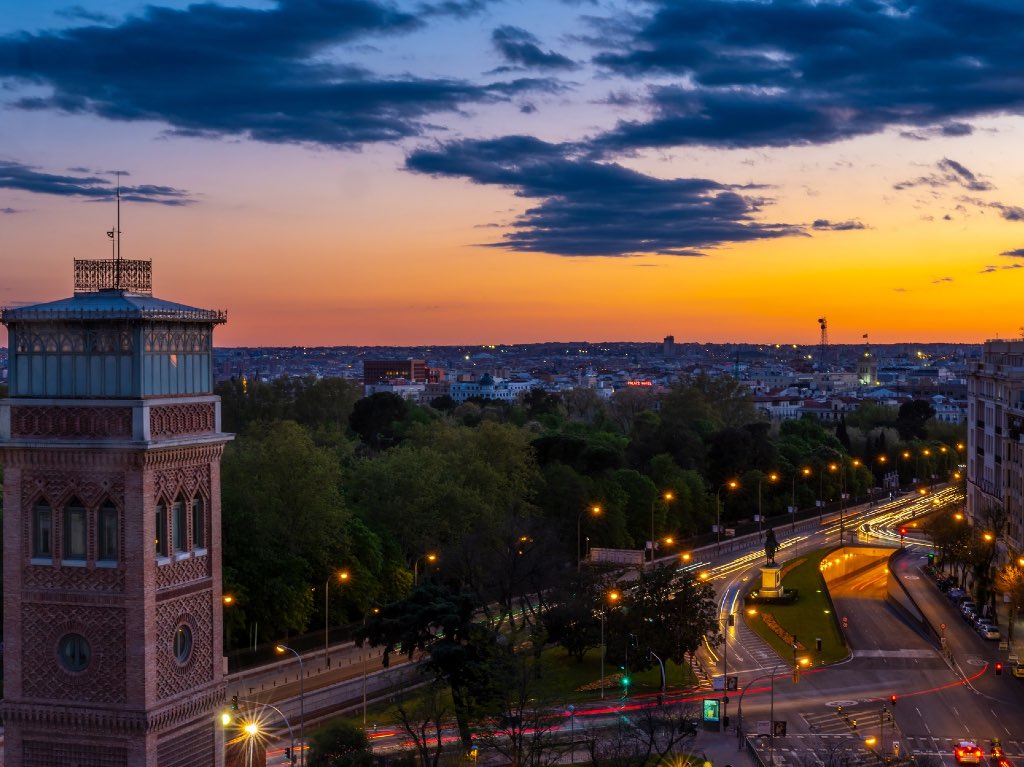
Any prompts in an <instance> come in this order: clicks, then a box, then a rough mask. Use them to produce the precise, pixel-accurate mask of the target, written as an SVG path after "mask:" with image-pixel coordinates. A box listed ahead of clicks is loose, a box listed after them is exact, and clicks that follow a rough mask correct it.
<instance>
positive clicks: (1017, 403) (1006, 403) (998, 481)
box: [967, 341, 1024, 551]
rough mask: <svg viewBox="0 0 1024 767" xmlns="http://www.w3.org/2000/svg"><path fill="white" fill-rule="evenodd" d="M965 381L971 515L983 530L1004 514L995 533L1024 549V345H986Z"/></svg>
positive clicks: (1007, 543) (991, 343)
mask: <svg viewBox="0 0 1024 767" xmlns="http://www.w3.org/2000/svg"><path fill="white" fill-rule="evenodd" d="M970 368H971V369H970V372H969V373H968V376H967V418H968V421H967V513H968V515H969V516H970V517H971V519H972V520H973V521H974V522H975V524H985V523H986V522H987V521H988V512H989V511H990V510H991V509H994V508H995V509H1005V510H1006V526H1005V529H1004V530H1002V531H1000V530H996V531H995V533H996V535H997V536H998V537H999V538H1002V539H1003V545H1004V546H1005V547H1009V548H1011V549H1014V550H1016V551H1020V550H1021V549H1022V548H1024V503H1022V501H1024V464H1022V453H1024V445H1022V440H1021V437H1022V435H1024V341H988V342H987V343H986V344H985V347H984V350H983V352H982V361H981V362H980V363H975V364H974V365H972V366H970Z"/></svg>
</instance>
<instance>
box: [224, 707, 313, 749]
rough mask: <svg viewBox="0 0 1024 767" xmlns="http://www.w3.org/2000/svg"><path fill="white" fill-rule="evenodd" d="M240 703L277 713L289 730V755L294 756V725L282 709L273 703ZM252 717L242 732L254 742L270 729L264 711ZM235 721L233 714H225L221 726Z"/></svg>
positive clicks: (226, 725)
mask: <svg viewBox="0 0 1024 767" xmlns="http://www.w3.org/2000/svg"><path fill="white" fill-rule="evenodd" d="M236 697H237V696H236ZM240 702H241V703H248V704H255V705H259V707H260V708H269V709H273V710H274V711H275V712H277V715H278V716H279V717H281V721H283V722H284V726H285V727H287V728H288V741H289V744H290V747H289V748H288V753H289V754H294V753H295V733H294V732H293V731H292V723H291V722H289V721H288V717H286V716H285V715H284V713H283V712H282V711H281V709H279V708H278V707H277V706H275V705H273V704H272V703H258V704H256V702H255V701H251V700H241V701H240ZM251 716H252V717H253V718H252V719H251V720H250V721H248V722H246V723H245V724H243V725H242V727H241V729H242V732H244V733H245V735H246V737H247V738H249V740H250V741H252V740H254V739H255V738H257V737H262V734H263V733H264V732H265V731H267V730H268V729H269V728H268V726H267V721H268V720H267V718H265V717H264V714H263V712H262V711H260V712H259V713H254V714H251ZM233 721H234V717H233V716H232V715H231V714H229V713H228V712H224V713H223V714H222V715H221V724H222V725H224V727H225V728H227V727H228V726H230V725H231V724H232V723H233ZM292 759H293V760H294V756H293V757H292ZM290 763H291V764H294V763H295V762H294V761H292V762H290Z"/></svg>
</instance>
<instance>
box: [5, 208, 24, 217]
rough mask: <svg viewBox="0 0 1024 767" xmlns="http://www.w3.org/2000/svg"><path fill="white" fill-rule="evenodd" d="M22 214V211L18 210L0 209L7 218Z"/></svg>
mask: <svg viewBox="0 0 1024 767" xmlns="http://www.w3.org/2000/svg"><path fill="white" fill-rule="evenodd" d="M20 212H21V211H20V210H18V209H16V208H0V213H3V214H4V215H5V216H10V215H12V214H14V213H20Z"/></svg>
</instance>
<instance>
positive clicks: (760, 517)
mask: <svg viewBox="0 0 1024 767" xmlns="http://www.w3.org/2000/svg"><path fill="white" fill-rule="evenodd" d="M765 476H766V475H764V474H762V473H761V472H758V473H757V535H758V538H760V537H761V531H762V527H763V525H764V513H763V512H762V511H761V481H762V480H763V479H764V478H765ZM767 477H768V481H769V482H775V481H776V480H778V478H779V475H778V474H776V473H775V472H774V471H773V472H772V473H771V474H768V475H767ZM793 483H794V484H793V491H794V494H795V492H796V476H795V475H794V477H793Z"/></svg>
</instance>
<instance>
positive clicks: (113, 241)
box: [107, 171, 121, 290]
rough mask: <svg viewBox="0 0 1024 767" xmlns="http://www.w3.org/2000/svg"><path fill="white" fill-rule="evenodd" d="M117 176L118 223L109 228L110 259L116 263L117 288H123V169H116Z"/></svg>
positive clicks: (115, 277) (115, 279) (115, 281)
mask: <svg viewBox="0 0 1024 767" xmlns="http://www.w3.org/2000/svg"><path fill="white" fill-rule="evenodd" d="M115 175H116V176H117V223H116V224H115V225H114V228H113V229H108V230H107V237H109V238H110V260H111V262H112V263H113V265H114V284H113V287H114V288H115V289H117V290H120V288H121V171H115Z"/></svg>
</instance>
